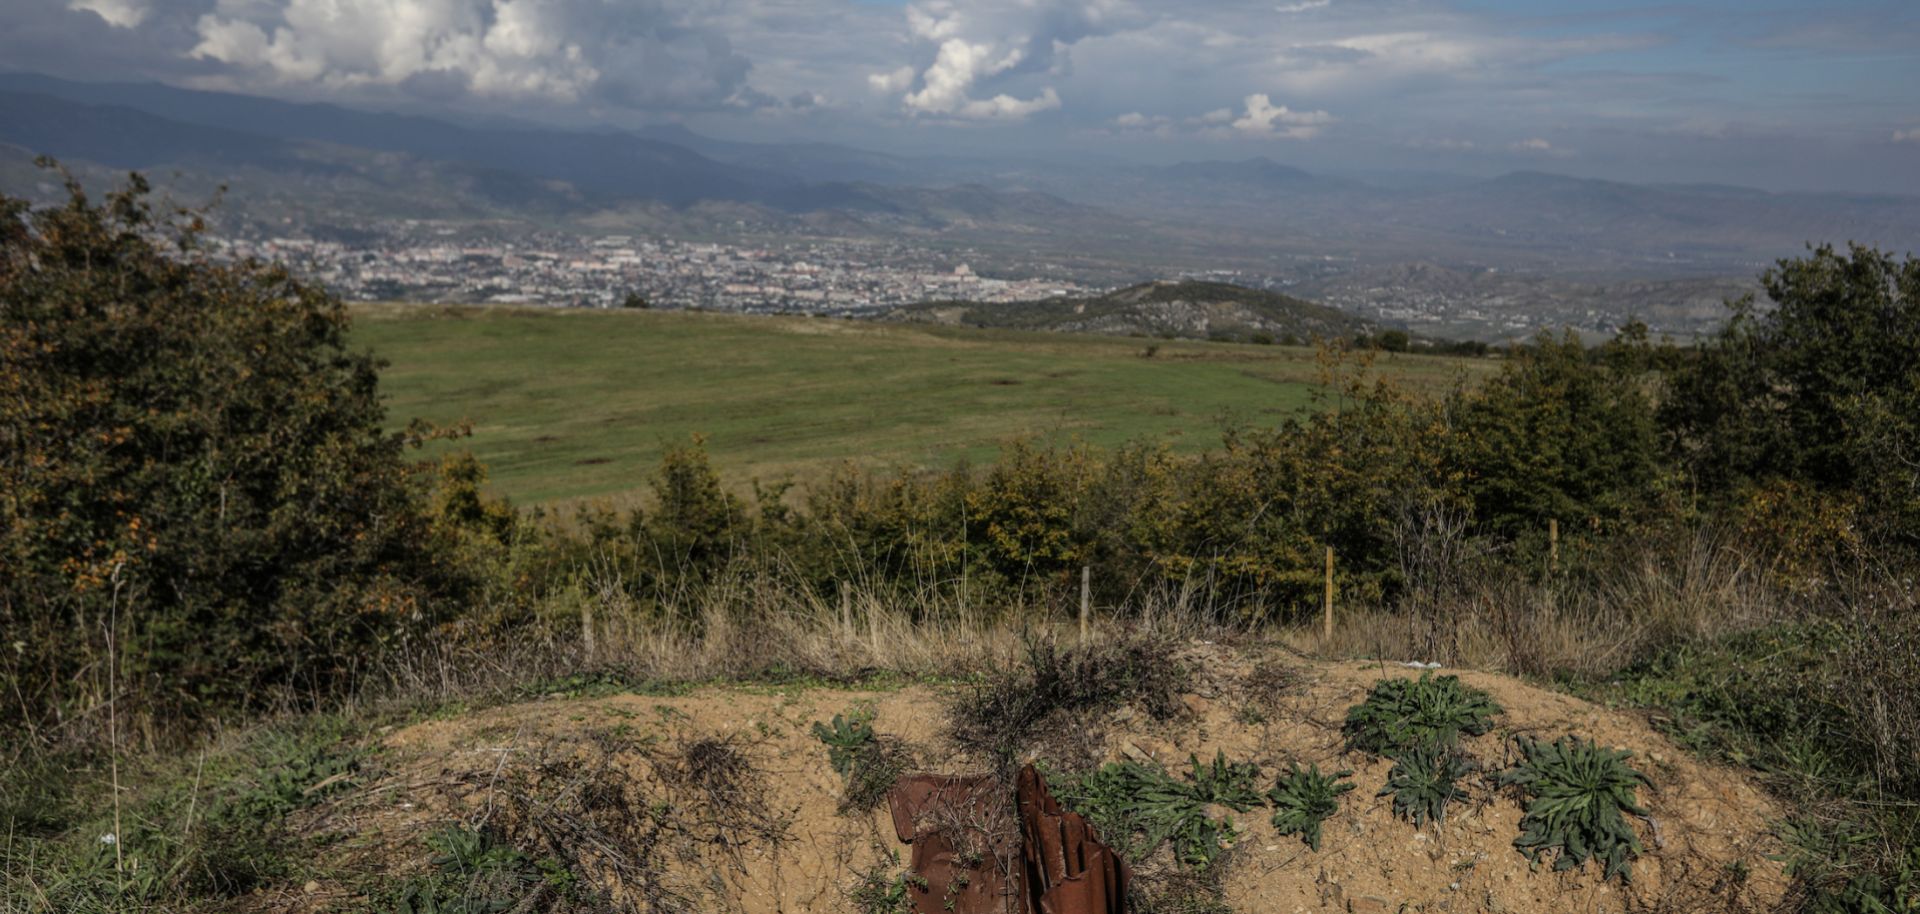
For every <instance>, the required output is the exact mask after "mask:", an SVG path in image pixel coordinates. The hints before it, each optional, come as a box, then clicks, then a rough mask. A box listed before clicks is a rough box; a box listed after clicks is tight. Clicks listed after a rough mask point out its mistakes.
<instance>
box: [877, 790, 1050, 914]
mask: <svg viewBox="0 0 1920 914" xmlns="http://www.w3.org/2000/svg"><path fill="white" fill-rule="evenodd" d="M887 805H888V807H889V809H890V810H891V812H892V813H893V830H894V834H895V836H896V837H898V838H899V839H900V840H901V841H902V842H906V843H910V844H912V845H913V854H912V858H911V859H910V861H909V862H908V869H909V870H910V871H911V872H912V873H913V875H914V877H915V878H914V883H913V885H912V887H911V897H912V900H913V910H914V911H915V914H1029V908H1028V906H1027V893H1026V888H1025V885H1024V883H1023V880H1022V878H1021V876H1022V872H1023V870H1022V864H1021V857H1020V844H1021V841H1020V827H1019V823H1018V822H1017V821H1015V819H1014V817H1013V812H1012V807H1011V804H1009V803H1008V802H1007V796H1006V789H1005V788H1004V787H1002V786H1001V784H1000V782H999V781H996V780H995V779H993V778H991V777H987V776H984V775H981V776H972V777H949V776H945V775H937V774H910V775H906V776H903V777H901V778H900V779H899V780H898V781H896V782H894V785H893V789H892V790H891V791H889V792H888V793H887Z"/></svg>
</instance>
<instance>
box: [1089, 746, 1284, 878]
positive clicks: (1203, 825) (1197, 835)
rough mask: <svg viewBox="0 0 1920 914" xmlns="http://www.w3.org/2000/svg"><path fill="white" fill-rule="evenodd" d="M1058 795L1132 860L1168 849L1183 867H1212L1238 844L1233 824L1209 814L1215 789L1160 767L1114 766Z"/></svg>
mask: <svg viewBox="0 0 1920 914" xmlns="http://www.w3.org/2000/svg"><path fill="white" fill-rule="evenodd" d="M1197 768H1198V766H1197V765H1196V769H1197ZM1255 776H1256V777H1257V776H1258V775H1257V774H1256V775H1255ZM1055 793H1056V795H1057V796H1059V798H1060V802H1062V803H1063V804H1065V805H1066V806H1067V808H1069V809H1072V810H1073V811H1074V812H1077V813H1080V814H1081V815H1083V816H1086V817H1087V821H1089V822H1091V823H1092V824H1093V826H1094V828H1096V829H1098V830H1099V832H1100V835H1101V837H1102V838H1105V839H1106V840H1107V841H1109V842H1111V843H1112V844H1113V845H1114V848H1115V849H1116V850H1118V851H1120V853H1121V854H1122V856H1124V857H1126V858H1127V859H1129V860H1141V859H1145V858H1146V857H1147V856H1148V855H1150V854H1152V853H1153V852H1154V851H1155V850H1158V849H1159V848H1160V847H1161V846H1162V845H1167V846H1169V847H1171V848H1172V851H1173V856H1174V859H1175V860H1176V861H1178V862H1179V863H1181V864H1183V865H1185V866H1191V867H1206V866H1209V865H1211V864H1212V863H1213V861H1214V859H1215V858H1216V857H1218V856H1219V854H1220V852H1221V850H1223V849H1224V848H1225V847H1226V846H1227V845H1229V844H1231V843H1232V842H1233V837H1234V830H1233V820H1232V819H1224V820H1220V819H1214V818H1213V817H1212V816H1209V815H1208V814H1207V806H1208V804H1209V803H1210V802H1211V792H1210V789H1209V788H1202V787H1201V786H1200V785H1199V784H1197V783H1196V782H1194V781H1191V780H1188V781H1181V780H1179V779H1176V778H1174V777H1172V776H1170V775H1168V774H1167V772H1166V771H1165V770H1163V769H1161V768H1160V767H1159V766H1157V765H1146V764H1142V763H1140V762H1135V761H1122V762H1112V763H1109V764H1107V765H1103V766H1101V767H1099V768H1097V769H1095V770H1093V771H1090V772H1088V773H1087V774H1085V775H1083V776H1081V777H1080V778H1079V779H1077V780H1073V781H1069V782H1068V783H1066V784H1064V785H1063V786H1062V787H1061V788H1060V789H1058V790H1056V791H1055ZM1249 808H1251V807H1249Z"/></svg>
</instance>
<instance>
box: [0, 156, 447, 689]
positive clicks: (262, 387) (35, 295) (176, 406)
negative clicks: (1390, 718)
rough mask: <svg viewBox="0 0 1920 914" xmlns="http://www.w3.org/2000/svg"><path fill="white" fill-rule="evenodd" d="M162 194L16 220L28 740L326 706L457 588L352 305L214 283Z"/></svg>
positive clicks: (16, 428)
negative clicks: (169, 717) (109, 713)
mask: <svg viewBox="0 0 1920 914" xmlns="http://www.w3.org/2000/svg"><path fill="white" fill-rule="evenodd" d="M147 190H148V188H147V184H146V182H145V181H143V180H142V179H141V178H140V177H139V176H137V175H136V176H134V177H132V178H131V179H130V180H129V182H128V184H127V186H126V188H125V189H123V190H120V191H118V192H115V193H113V194H111V195H109V196H108V197H107V198H106V200H105V202H104V203H102V204H101V205H98V206H96V205H94V204H92V203H91V202H89V200H88V199H87V197H86V195H85V194H84V193H83V192H82V190H81V188H80V187H79V185H78V184H77V183H76V182H74V181H72V180H71V179H70V180H69V181H68V200H67V202H66V203H65V204H64V205H62V206H57V207H53V208H48V209H42V210H38V211H33V210H31V209H30V207H29V206H28V205H27V204H26V203H25V202H24V201H20V200H14V199H8V198H4V197H0V630H4V631H6V632H7V633H8V635H7V640H8V641H9V642H11V643H10V644H9V645H8V649H7V650H5V651H4V652H0V691H4V692H6V693H7V694H8V695H9V696H13V697H14V700H15V701H17V702H18V704H19V706H20V707H21V708H22V709H23V710H24V712H25V714H26V715H27V716H28V717H29V718H37V717H54V716H64V715H65V714H68V713H71V712H77V711H83V710H86V706H87V705H88V704H89V703H90V702H92V701H95V700H98V699H100V698H101V697H102V696H105V695H108V694H111V693H114V692H119V693H121V698H120V705H121V707H122V709H125V708H126V707H127V706H128V704H129V703H131V704H132V705H133V706H134V707H135V708H136V709H139V710H144V711H146V712H150V713H155V714H158V713H164V712H183V711H184V712H189V713H191V712H200V711H207V710H212V709H216V708H221V707H232V706H238V705H259V704H262V703H265V702H268V701H270V700H273V699H274V698H275V697H276V696H279V695H282V694H287V693H291V692H297V693H299V694H303V695H313V694H317V693H324V692H326V691H328V690H331V689H333V688H336V687H338V686H340V685H341V684H343V683H344V682H346V681H347V680H348V679H349V678H350V677H351V676H352V674H353V673H354V671H355V670H356V669H358V668H360V667H361V666H362V665H363V664H364V663H365V662H366V659H367V657H368V656H369V653H370V650H369V649H370V648H372V647H375V646H377V645H380V644H383V643H388V642H391V641H393V640H394V639H397V638H400V637H403V636H404V635H405V634H406V633H408V632H409V631H412V630H415V629H418V628H419V627H420V626H421V625H423V624H424V623H426V622H428V621H430V619H431V610H432V601H431V598H432V596H433V595H434V594H435V593H436V592H439V591H441V590H442V589H443V588H444V587H445V585H446V584H447V581H448V579H447V577H446V575H445V574H444V573H443V572H441V571H439V570H437V566H436V564H435V563H434V562H433V561H431V548H430V544H429V542H428V539H429V538H430V536H431V524H429V523H428V522H427V520H426V515H425V512H424V511H423V510H422V508H421V504H422V499H421V498H420V486H419V485H418V484H417V483H416V477H415V474H414V473H413V467H412V465H411V463H410V462H408V461H407V460H406V459H404V456H403V454H404V451H405V450H406V448H407V446H408V443H409V436H408V435H405V434H393V433H389V432H386V431H384V430H383V427H382V426H383V420H384V418H385V416H384V414H383V410H382V408H381V406H380V401H379V399H378V397H377V396H376V393H375V383H376V378H377V375H376V369H377V367H378V366H377V365H376V363H375V362H374V360H373V359H372V358H370V357H368V356H366V355H361V354H355V353H353V352H351V351H350V350H349V349H348V345H347V341H346V335H345V334H346V328H347V315H346V311H345V309H344V307H343V306H342V305H341V303H340V302H339V301H338V300H337V299H335V298H333V297H331V296H329V295H328V294H326V293H325V292H324V291H322V290H321V289H319V288H318V287H315V286H312V285H308V284H306V283H304V282H301V281H299V280H296V279H295V278H293V277H292V276H291V275H289V274H288V273H287V272H286V271H285V270H284V269H281V268H279V267H275V266H266V265H262V264H258V263H243V264H239V265H235V266H218V265H214V264H212V263H209V262H208V261H206V260H205V259H204V258H202V257H201V256H200V255H199V253H198V251H197V249H196V241H197V238H198V235H199V231H200V223H199V219H198V218H197V216H195V215H193V214H191V213H180V214H176V215H175V216H171V217H169V216H163V215H159V214H156V213H155V212H154V210H153V208H152V207H151V206H150V205H149V204H148V202H147V200H146V194H147ZM109 643H112V644H114V645H115V646H116V647H117V651H116V652H115V654H116V656H115V658H114V659H115V660H116V661H117V662H116V663H115V664H113V665H111V666H109V665H108V664H105V663H103V662H102V661H104V660H105V659H106V657H105V655H106V653H107V652H106V651H105V650H104V648H105V646H106V645H107V644H109Z"/></svg>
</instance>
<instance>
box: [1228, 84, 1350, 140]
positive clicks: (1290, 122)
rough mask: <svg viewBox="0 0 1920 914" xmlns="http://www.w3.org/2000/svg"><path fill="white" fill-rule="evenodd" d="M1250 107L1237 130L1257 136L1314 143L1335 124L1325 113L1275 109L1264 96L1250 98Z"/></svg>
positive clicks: (1284, 108)
mask: <svg viewBox="0 0 1920 914" xmlns="http://www.w3.org/2000/svg"><path fill="white" fill-rule="evenodd" d="M1246 106H1247V110H1246V114H1245V115H1243V116H1241V117H1240V118H1238V119H1236V120H1235V121H1234V122H1233V129H1234V130H1237V131H1239V132H1240V133H1243V134H1249V135H1253V136H1270V137H1276V138H1280V139H1288V140H1310V139H1313V138H1314V137H1316V136H1319V135H1320V131H1321V130H1322V129H1324V128H1325V127H1326V125H1328V124H1331V123H1333V115H1331V114H1328V113H1327V112H1325V111H1294V110H1291V109H1289V108H1288V107H1287V106H1285V105H1275V104H1274V103H1273V100H1272V99H1270V98H1268V97H1267V96H1266V95H1265V94H1264V93H1262V94H1255V95H1249V96H1247V99H1246Z"/></svg>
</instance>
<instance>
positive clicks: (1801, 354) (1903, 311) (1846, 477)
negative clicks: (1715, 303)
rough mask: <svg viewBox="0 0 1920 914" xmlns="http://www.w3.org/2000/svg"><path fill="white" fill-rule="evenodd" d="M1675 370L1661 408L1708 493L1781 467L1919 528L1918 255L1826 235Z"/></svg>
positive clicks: (1766, 279) (1895, 527)
mask: <svg viewBox="0 0 1920 914" xmlns="http://www.w3.org/2000/svg"><path fill="white" fill-rule="evenodd" d="M1761 284H1762V285H1763V286H1764V287H1765V289H1766V292H1767V297H1768V298H1769V299H1771V301H1772V305H1773V306H1772V307H1771V308H1761V307H1760V306H1758V305H1757V304H1756V303H1755V302H1754V300H1753V297H1752V296H1748V297H1746V298H1744V299H1742V300H1740V301H1736V302H1733V303H1732V305H1731V307H1732V310H1733V315H1732V319H1731V320H1729V321H1728V322H1727V324H1726V326H1725V327H1724V329H1722V330H1721V332H1720V334H1719V335H1718V337H1716V338H1715V339H1714V340H1713V341H1712V342H1711V343H1710V344H1709V345H1706V346H1703V347H1701V348H1700V349H1699V350H1698V351H1697V352H1696V353H1694V354H1693V358H1691V359H1688V360H1687V361H1685V362H1684V363H1683V364H1682V365H1681V366H1680V367H1679V368H1678V370H1676V371H1674V372H1673V373H1672V377H1671V381H1670V385H1669V386H1670V390H1671V392H1670V394H1669V395H1668V396H1667V397H1666V398H1665V399H1664V401H1663V404H1662V413H1661V419H1662V421H1663V423H1664V424H1665V425H1666V426H1667V427H1668V428H1670V429H1671V430H1672V438H1673V440H1674V443H1675V449H1676V452H1677V453H1678V454H1679V455H1680V457H1681V458H1682V459H1683V460H1684V461H1685V462H1686V463H1687V465H1688V467H1689V469H1690V470H1691V471H1692V472H1693V474H1694V475H1695V477H1696V478H1697V479H1698V480H1699V481H1700V482H1701V484H1702V485H1703V487H1704V488H1705V489H1706V490H1707V491H1708V492H1709V493H1723V494H1724V493H1731V492H1736V491H1738V490H1740V489H1741V488H1742V487H1743V486H1744V485H1745V484H1747V483H1750V482H1754V481H1761V480H1766V479H1769V478H1784V479H1789V480H1793V481H1795V482H1800V483H1804V484H1806V485H1810V486H1812V487H1814V488H1816V489H1819V490H1821V491H1825V492H1832V493H1852V494H1857V495H1860V496H1863V497H1864V500H1865V502H1864V503H1865V504H1866V505H1867V506H1868V507H1871V508H1873V509H1875V510H1874V513H1875V514H1876V515H1877V516H1878V517H1879V519H1880V521H1881V522H1882V523H1883V524H1884V525H1885V526H1886V528H1887V529H1888V530H1889V531H1890V532H1892V533H1893V534H1894V535H1895V536H1896V537H1898V538H1899V539H1901V540H1902V541H1904V542H1905V543H1906V544H1907V545H1909V546H1911V545H1913V544H1915V543H1916V542H1920V363H1916V361H1915V360H1914V358H1913V353H1914V352H1915V351H1916V349H1917V348H1920V259H1916V258H1914V257H1911V256H1909V257H1907V258H1906V259H1905V260H1900V259H1897V258H1896V257H1894V256H1893V255H1891V254H1886V253H1882V252H1880V251H1877V250H1874V249H1872V248H1868V247H1863V246H1860V245H1853V246H1850V247H1849V248H1848V249H1847V250H1846V251H1844V252H1842V251H1838V250H1835V249H1834V248H1833V247H1831V246H1827V245H1822V246H1820V247H1818V248H1814V249H1813V250H1812V251H1811V253H1809V254H1808V256H1806V257H1802V258H1797V259H1791V260H1781V261H1779V262H1778V264H1777V265H1776V266H1775V267H1774V268H1773V269H1770V270H1768V271H1767V272H1766V273H1765V274H1764V275H1762V277H1761Z"/></svg>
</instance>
